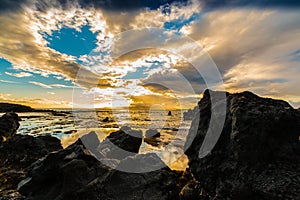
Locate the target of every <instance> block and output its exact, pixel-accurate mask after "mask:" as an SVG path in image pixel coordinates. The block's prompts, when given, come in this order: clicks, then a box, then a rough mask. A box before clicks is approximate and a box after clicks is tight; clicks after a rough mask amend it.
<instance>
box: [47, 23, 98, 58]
mask: <svg viewBox="0 0 300 200" xmlns="http://www.w3.org/2000/svg"><path fill="white" fill-rule="evenodd" d="M96 36H97V33H92V31H91V30H90V26H89V25H85V26H83V27H82V28H81V32H79V31H77V30H75V29H73V28H69V27H63V28H62V29H60V30H58V31H53V33H52V35H46V37H45V39H46V40H47V41H48V47H50V48H52V49H55V50H56V51H59V52H61V53H64V54H67V55H72V56H76V57H79V56H81V55H85V54H89V53H90V52H91V51H92V50H93V49H94V48H96V46H97V44H96V43H97V38H96Z"/></svg>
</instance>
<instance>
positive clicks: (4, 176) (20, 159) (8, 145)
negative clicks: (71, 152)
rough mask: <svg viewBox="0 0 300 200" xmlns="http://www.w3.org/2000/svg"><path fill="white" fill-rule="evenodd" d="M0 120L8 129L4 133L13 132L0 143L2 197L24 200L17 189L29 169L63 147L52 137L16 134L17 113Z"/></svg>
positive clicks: (0, 194)
mask: <svg viewBox="0 0 300 200" xmlns="http://www.w3.org/2000/svg"><path fill="white" fill-rule="evenodd" d="M0 119H1V127H6V128H5V129H2V131H5V130H6V131H11V132H13V134H10V135H11V136H10V137H8V138H7V140H6V141H5V142H2V143H0V197H1V198H2V199H22V197H21V196H20V195H19V194H18V193H17V192H16V189H17V185H18V183H19V182H20V181H21V180H22V179H24V178H25V177H26V174H27V167H28V166H30V165H31V164H32V163H33V162H35V161H37V160H38V159H40V158H42V157H43V156H45V155H47V154H49V153H50V152H52V151H56V150H59V149H62V147H61V145H60V140H59V139H57V138H53V137H50V136H47V137H46V136H45V137H43V136H40V137H32V136H28V135H18V134H15V132H16V130H17V128H18V127H19V122H18V115H17V114H16V113H7V114H5V115H3V116H2V117H1V118H0ZM3 119H5V120H3ZM5 133H6V132H5ZM1 198H0V199H1Z"/></svg>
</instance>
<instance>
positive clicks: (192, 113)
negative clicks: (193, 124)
mask: <svg viewBox="0 0 300 200" xmlns="http://www.w3.org/2000/svg"><path fill="white" fill-rule="evenodd" d="M198 112H199V109H198V106H196V107H195V108H194V109H193V110H192V109H189V110H187V111H186V112H184V113H183V120H184V121H187V120H193V118H194V117H195V116H196V114H197V113H198Z"/></svg>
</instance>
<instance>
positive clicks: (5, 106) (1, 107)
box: [0, 103, 35, 113]
mask: <svg viewBox="0 0 300 200" xmlns="http://www.w3.org/2000/svg"><path fill="white" fill-rule="evenodd" d="M33 111H35V109H33V108H31V107H29V106H24V105H19V104H12V103H0V112H1V113H3V112H33Z"/></svg>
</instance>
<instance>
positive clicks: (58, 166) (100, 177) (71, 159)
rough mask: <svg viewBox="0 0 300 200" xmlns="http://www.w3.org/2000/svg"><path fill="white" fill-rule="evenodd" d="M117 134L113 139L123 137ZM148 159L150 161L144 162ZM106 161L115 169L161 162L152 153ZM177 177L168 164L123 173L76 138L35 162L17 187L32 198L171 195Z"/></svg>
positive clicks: (91, 199) (89, 199)
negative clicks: (146, 170)
mask: <svg viewBox="0 0 300 200" xmlns="http://www.w3.org/2000/svg"><path fill="white" fill-rule="evenodd" d="M120 134H121V135H122V137H125V138H127V137H128V136H127V135H124V134H123V133H120ZM86 137H87V139H88V141H91V143H90V144H89V146H90V147H94V150H96V149H97V148H98V147H99V146H101V144H98V143H97V141H96V137H97V136H95V133H90V134H88V135H87V136H86ZM112 137H115V134H113V136H110V138H112ZM117 138H118V140H115V141H114V142H116V141H126V140H124V139H121V138H119V137H117ZM91 139H94V142H92V140H91ZM120 146H121V145H120ZM134 151H136V150H134ZM102 159H107V158H102ZM149 159H150V160H151V162H145V161H146V160H148V161H149ZM106 161H108V162H114V163H115V166H116V168H118V169H121V168H126V167H127V166H129V167H130V168H131V167H136V166H137V165H136V164H144V167H145V168H151V167H156V166H157V165H159V166H160V165H161V164H163V163H162V161H161V160H160V159H159V158H158V157H157V156H156V155H155V154H152V155H149V154H148V155H136V156H134V157H126V158H125V159H124V160H122V161H120V160H113V159H108V160H106ZM142 166H143V165H142ZM177 178H178V174H177V173H176V172H173V171H171V170H170V169H169V168H168V167H165V168H163V169H160V170H157V171H154V172H149V173H126V172H122V171H118V170H115V169H112V168H109V167H107V166H106V165H104V164H103V163H102V162H100V161H98V160H97V159H96V158H95V157H94V155H93V154H92V153H91V151H89V150H87V149H86V148H85V147H84V146H83V145H82V142H81V141H77V142H76V143H74V144H73V145H71V146H69V147H68V148H66V149H64V150H60V151H58V152H55V153H51V154H49V155H48V156H47V157H45V158H44V159H42V160H39V161H37V162H36V163H34V164H33V165H32V166H31V171H30V173H29V176H28V177H27V178H26V179H25V180H24V181H22V182H21V183H20V184H19V191H20V193H21V194H23V195H25V196H26V197H27V198H28V199H32V200H35V199H36V200H43V199H45V200H48V199H72V200H81V199H87V200H94V199H118V200H119V199H125V200H131V199H174V198H175V197H176V196H178V193H179V190H176V189H174V188H176V180H177Z"/></svg>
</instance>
